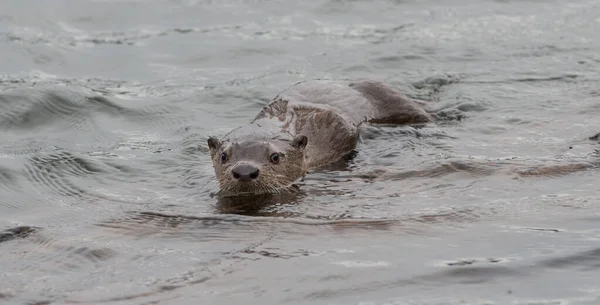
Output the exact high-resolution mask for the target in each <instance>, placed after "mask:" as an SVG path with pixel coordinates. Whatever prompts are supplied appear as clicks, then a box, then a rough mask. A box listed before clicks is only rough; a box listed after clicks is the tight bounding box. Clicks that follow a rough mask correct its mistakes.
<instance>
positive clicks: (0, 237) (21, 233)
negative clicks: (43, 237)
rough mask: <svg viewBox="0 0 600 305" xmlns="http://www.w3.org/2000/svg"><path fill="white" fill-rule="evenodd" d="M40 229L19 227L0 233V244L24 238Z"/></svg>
mask: <svg viewBox="0 0 600 305" xmlns="http://www.w3.org/2000/svg"><path fill="white" fill-rule="evenodd" d="M39 230H40V229H39V228H36V227H30V226H21V227H15V228H10V229H6V230H4V231H0V243H3V242H7V241H10V240H13V239H17V238H26V237H28V236H30V235H31V234H33V233H36V232H38V231H39Z"/></svg>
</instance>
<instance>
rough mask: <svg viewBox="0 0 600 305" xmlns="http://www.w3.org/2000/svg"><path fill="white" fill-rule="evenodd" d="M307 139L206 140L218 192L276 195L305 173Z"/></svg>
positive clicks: (211, 138)
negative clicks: (217, 184) (219, 189)
mask: <svg viewBox="0 0 600 305" xmlns="http://www.w3.org/2000/svg"><path fill="white" fill-rule="evenodd" d="M307 142H308V139H307V138H306V136H302V135H299V136H296V137H294V138H293V139H291V140H280V139H274V140H269V141H258V140H245V141H241V142H234V141H232V142H220V141H219V140H218V139H217V138H214V137H210V138H209V139H208V147H209V148H210V155H211V158H212V161H213V166H214V169H215V174H216V176H217V179H218V181H219V186H220V188H221V192H224V193H227V194H241V193H254V194H261V193H277V192H279V191H280V190H281V189H284V188H287V187H289V186H291V185H292V183H294V181H296V180H298V179H299V178H302V177H303V176H304V175H305V174H306V162H305V158H304V150H305V148H306V144H307Z"/></svg>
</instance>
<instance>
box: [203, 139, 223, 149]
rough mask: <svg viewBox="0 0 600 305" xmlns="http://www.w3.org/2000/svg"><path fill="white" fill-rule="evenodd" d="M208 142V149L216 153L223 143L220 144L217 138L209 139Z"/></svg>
mask: <svg viewBox="0 0 600 305" xmlns="http://www.w3.org/2000/svg"><path fill="white" fill-rule="evenodd" d="M206 142H207V143H208V148H210V150H211V151H215V150H217V149H218V148H219V147H220V146H221V142H219V139H217V138H215V137H209V138H208V140H207V141H206Z"/></svg>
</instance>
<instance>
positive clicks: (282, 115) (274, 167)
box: [208, 80, 432, 194]
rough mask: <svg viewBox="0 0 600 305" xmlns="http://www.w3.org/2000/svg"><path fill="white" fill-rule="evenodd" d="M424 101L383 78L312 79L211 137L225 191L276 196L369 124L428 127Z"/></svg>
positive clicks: (341, 151) (349, 145) (351, 143)
mask: <svg viewBox="0 0 600 305" xmlns="http://www.w3.org/2000/svg"><path fill="white" fill-rule="evenodd" d="M431 121H432V118H431V116H430V115H429V114H428V112H427V111H426V110H425V108H424V105H423V104H422V103H420V102H417V101H415V100H412V99H410V98H408V97H407V96H405V95H404V94H402V93H401V92H399V91H398V90H396V89H394V88H392V87H390V86H389V85H387V84H384V83H381V82H376V81H359V82H354V83H343V82H335V81H326V80H313V81H306V82H301V83H297V84H295V85H294V86H292V87H290V88H288V89H287V90H285V91H283V92H282V93H280V94H279V95H277V96H276V97H275V98H274V99H273V100H272V101H271V102H270V103H269V104H268V105H267V106H265V107H264V108H263V109H262V111H260V113H259V114H258V115H257V116H256V117H255V118H254V120H253V121H252V122H250V123H249V124H248V125H245V126H241V127H239V128H237V129H234V130H232V131H231V132H230V133H228V134H227V135H225V137H224V138H223V139H222V140H218V139H216V138H214V137H210V138H209V139H208V146H209V148H210V153H211V158H212V160H213V165H214V169H215V174H216V176H217V179H218V180H219V185H220V188H221V191H222V192H224V193H228V194H240V193H272V192H278V191H279V190H281V189H284V188H286V187H289V186H291V185H292V184H293V183H294V182H295V181H296V180H298V179H300V178H302V177H303V176H304V175H305V174H306V172H307V171H308V170H310V169H314V168H318V167H320V166H323V165H327V164H329V163H331V162H334V161H337V160H339V159H341V158H343V157H344V156H346V155H347V154H348V153H350V152H352V150H353V149H354V148H355V147H356V145H357V143H358V139H359V132H358V126H359V125H360V124H363V123H377V124H421V123H428V122H431Z"/></svg>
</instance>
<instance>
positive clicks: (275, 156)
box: [271, 153, 281, 164]
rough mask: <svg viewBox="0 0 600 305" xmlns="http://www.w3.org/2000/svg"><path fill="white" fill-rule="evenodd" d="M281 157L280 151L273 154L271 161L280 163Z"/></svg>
mask: <svg viewBox="0 0 600 305" xmlns="http://www.w3.org/2000/svg"><path fill="white" fill-rule="evenodd" d="M279 159H281V158H280V157H279V154H278V153H274V154H272V155H271V162H273V163H274V164H277V163H279Z"/></svg>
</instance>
